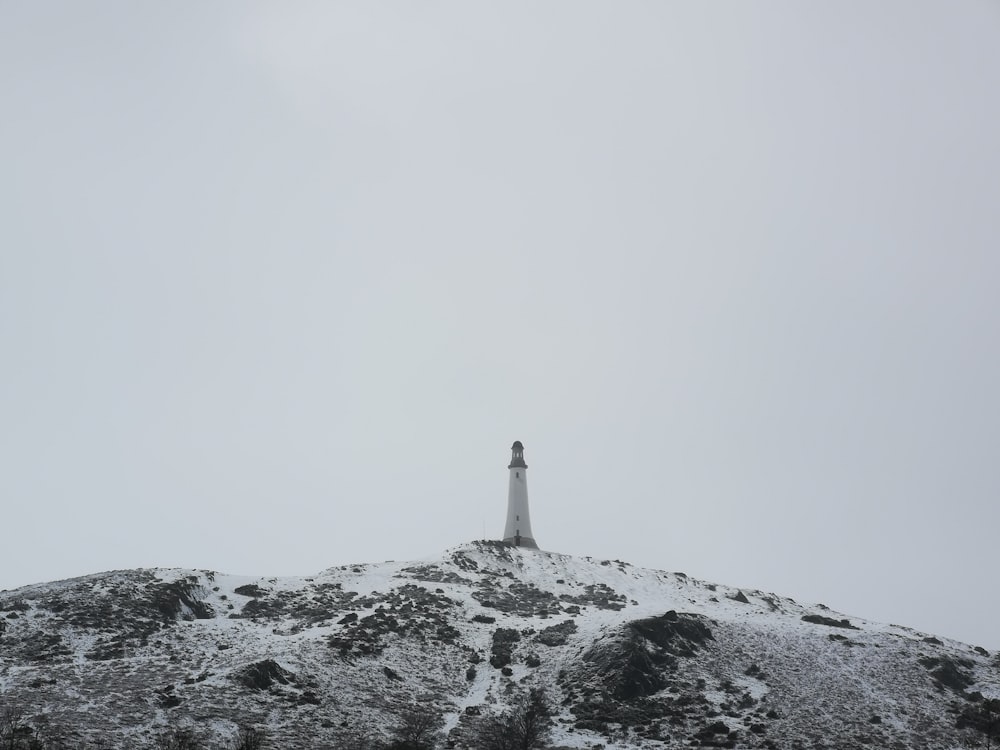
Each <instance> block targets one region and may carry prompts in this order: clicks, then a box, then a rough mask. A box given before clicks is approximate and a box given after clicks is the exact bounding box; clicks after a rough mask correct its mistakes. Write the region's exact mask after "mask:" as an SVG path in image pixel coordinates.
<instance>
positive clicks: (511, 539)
mask: <svg viewBox="0 0 1000 750" xmlns="http://www.w3.org/2000/svg"><path fill="white" fill-rule="evenodd" d="M510 450H511V457H510V466H508V467H507V468H508V469H510V485H509V488H510V489H508V490H507V526H506V527H505V528H504V532H503V541H504V543H505V544H510V545H512V546H514V547H530V548H531V549H538V545H537V544H535V535H534V534H532V533H531V519H530V518H529V517H528V465H527V464H526V463H524V446H523V445H521V441H520V440H518V441H516V442H515V443H514V445H512V446H511V448H510Z"/></svg>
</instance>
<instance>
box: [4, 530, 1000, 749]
mask: <svg viewBox="0 0 1000 750" xmlns="http://www.w3.org/2000/svg"><path fill="white" fill-rule="evenodd" d="M534 686H541V687H544V688H545V689H546V691H547V693H548V695H549V698H550V700H551V701H552V703H553V705H554V706H555V708H556V717H555V718H556V722H555V726H554V730H553V733H552V738H551V739H552V745H553V746H563V747H569V748H598V747H601V746H603V747H605V748H609V749H610V748H640V747H641V748H679V747H691V746H709V747H713V746H714V747H741V748H821V747H827V748H863V747H871V748H928V749H930V748H957V747H961V746H963V743H968V742H970V741H977V738H980V739H981V738H982V737H983V735H982V731H981V730H982V729H983V728H984V725H983V723H982V715H981V710H980V709H981V706H982V705H983V703H984V698H983V696H986V698H996V697H1000V661H998V659H997V657H996V656H995V655H991V654H989V653H987V652H986V651H985V650H984V649H981V648H978V647H972V646H967V645H964V644H961V643H957V642H954V641H947V640H944V639H938V638H934V637H931V636H927V635H924V634H921V633H917V632H914V631H913V630H910V629H909V628H905V627H900V626H896V625H883V624H878V623H873V622H866V621H864V620H860V619H858V618H854V617H851V618H848V617H845V616H844V615H841V614H836V613H834V612H831V611H830V610H828V609H827V608H825V607H824V606H822V605H814V606H805V605H801V604H798V603H796V602H795V601H792V600H791V599H787V598H783V597H780V596H776V595H774V594H767V593H763V592H760V591H748V590H743V591H739V590H736V589H732V588H727V587H725V586H721V585H715V584H710V583H705V582H702V581H698V580H694V579H692V578H689V577H688V576H686V575H684V574H683V573H665V572H660V571H654V570H645V569H640V568H635V567H633V566H631V565H628V564H627V563H623V562H619V561H607V560H604V561H597V560H592V559H590V558H584V559H580V558H573V557H568V556H565V555H559V554H553V553H546V552H539V551H533V550H522V549H516V548H510V547H505V546H503V545H500V544H498V543H494V542H476V543H472V544H468V545H463V546H461V547H458V548H456V549H453V550H450V551H448V552H447V553H445V554H444V555H443V556H441V557H439V558H434V559H428V560H422V561H418V562H409V563H397V562H386V563H380V564H362V565H353V566H344V567H338V568H331V569H329V570H326V571H323V572H322V573H320V574H318V575H316V576H311V577H304V578H248V577H239V576H232V575H223V574H220V573H213V572H210V571H200V570H197V571H196V570H131V571H116V572H111V573H101V574H97V575H91V576H86V577H83V578H76V579H73V580H69V581H59V582H55V583H49V584H42V585H35V586H28V587H24V588H21V589H18V590H15V591H5V592H2V593H0V707H6V708H7V709H8V710H10V709H11V708H14V709H16V710H17V711H18V712H20V713H21V715H22V716H23V719H24V722H25V723H29V724H30V725H31V726H32V727H34V728H36V729H40V730H41V731H43V733H44V735H45V736H46V737H49V738H56V739H61V740H63V741H64V742H65V744H66V745H67V746H74V747H79V746H91V747H112V748H117V747H122V748H133V747H151V746H152V745H153V742H154V739H155V737H156V736H157V735H158V733H161V732H162V731H163V730H164V728H169V727H191V728H193V729H194V730H195V731H196V733H198V734H199V735H200V737H201V738H202V741H203V743H204V744H205V745H207V746H209V747H212V746H216V747H222V746H224V745H225V743H226V742H228V741H229V740H230V739H231V738H232V737H233V735H234V734H235V733H236V731H237V728H238V727H240V726H251V725H255V726H264V727H267V729H268V732H269V734H270V737H271V744H272V746H273V747H276V748H315V747H347V746H349V745H350V742H351V740H350V738H351V737H352V736H356V735H358V734H363V733H373V734H375V735H378V734H380V733H384V732H386V731H387V728H389V727H391V726H392V725H393V723H394V722H395V721H397V717H399V716H400V715H402V714H405V713H406V712H407V711H410V710H413V709H414V708H417V709H418V710H419V711H421V712H425V713H437V714H440V715H442V716H443V717H444V720H445V731H446V733H447V738H448V741H449V742H450V743H451V744H452V745H453V746H456V747H474V746H475V739H474V737H475V735H474V732H475V727H476V724H477V721H479V719H480V717H483V716H487V715H490V714H492V713H496V712H498V711H501V710H503V709H505V708H506V707H507V706H509V705H510V704H511V703H512V702H513V701H516V700H517V699H518V698H519V697H520V696H522V695H523V694H524V693H525V691H526V690H527V689H528V688H530V687H534ZM977 726H978V728H977Z"/></svg>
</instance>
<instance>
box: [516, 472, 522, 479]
mask: <svg viewBox="0 0 1000 750" xmlns="http://www.w3.org/2000/svg"><path fill="white" fill-rule="evenodd" d="M514 476H515V477H517V478H518V479H520V478H521V472H519V471H515V472H514Z"/></svg>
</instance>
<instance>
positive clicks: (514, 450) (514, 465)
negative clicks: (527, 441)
mask: <svg viewBox="0 0 1000 750" xmlns="http://www.w3.org/2000/svg"><path fill="white" fill-rule="evenodd" d="M507 468H508V469H527V468H528V465H527V464H526V463H524V446H523V445H522V444H521V441H520V440H515V441H514V444H513V445H512V446H511V447H510V465H509V466H508V467H507Z"/></svg>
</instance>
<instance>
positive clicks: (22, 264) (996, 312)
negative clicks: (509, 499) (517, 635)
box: [0, 0, 1000, 648]
mask: <svg viewBox="0 0 1000 750" xmlns="http://www.w3.org/2000/svg"><path fill="white" fill-rule="evenodd" d="M998 92H1000V4H998V3H997V2H987V1H986V0H982V1H979V2H976V1H975V0H967V1H962V2H948V3H943V2H936V1H935V2H914V1H911V0H906V1H905V2H904V1H900V2H889V1H886V2H878V3H871V2H867V1H866V2H842V1H840V0H838V1H837V2H829V3H798V2H759V3H700V2H698V3H694V2H692V3H664V2H659V1H657V2H649V3H644V2H614V3H611V2H607V3H588V2H577V1H574V2H547V3H534V2H531V3H527V2H523V3H519V2H509V1H505V2H497V3H482V2H461V3H459V2H452V3H441V2H422V3H406V2H394V3H389V2H386V3H368V2H365V3H361V2H358V3H327V2H320V3H307V2H299V3H295V4H290V3H271V4H260V3H246V2H239V3H236V2H233V3H224V2H214V3H132V2H120V3H113V2H96V3H78V2H70V1H68V0H67V1H66V2H28V1H27V0H24V1H20V2H14V1H12V0H0V102H2V104H0V106H2V117H0V165H2V167H0V358H2V359H0V364H2V367H0V386H2V387H0V502H2V508H3V513H2V519H0V526H2V529H3V533H2V543H0V588H4V587H6V588H12V587H15V586H19V585H23V584H27V583H32V582H37V581H41V580H48V579H54V578H64V577H70V576H76V575H81V574H85V573H90V572H95V571H99V570H106V569H113V568H129V567H136V566H152V565H160V566H185V567H202V568H213V569H216V570H222V571H227V572H232V573H247V574H268V575H272V574H274V575H276V574H308V573H312V572H316V571H318V570H320V569H322V568H325V567H328V566H331V565H335V564H343V563H350V562H363V561H379V560H384V559H397V560H398V559H408V558H414V557H422V556H428V555H433V554H437V553H439V552H440V551H442V550H443V549H445V548H447V547H451V546H454V545H456V544H460V543H462V542H465V541H467V540H470V539H473V538H479V537H482V536H483V535H484V530H485V535H486V536H488V537H493V538H496V537H498V536H500V535H501V534H502V532H503V522H504V514H505V504H506V491H507V487H506V483H507V471H506V464H507V462H508V459H509V456H510V454H509V447H510V444H511V443H512V442H513V441H514V440H515V439H519V440H522V441H523V442H524V444H525V455H526V459H527V462H528V465H529V467H530V470H529V491H530V498H531V504H532V516H533V518H532V525H533V528H534V531H535V534H536V536H537V538H538V541H539V543H540V544H541V545H542V547H543V548H546V549H550V550H555V551H559V552H567V553H572V554H577V555H592V556H594V557H602V558H604V557H607V558H619V559H623V560H627V561H630V562H632V563H635V564H638V565H644V566H648V567H654V568H660V569H667V570H682V571H685V572H687V573H688V574H690V575H694V576H697V577H700V578H705V579H708V580H715V581H718V582H721V583H728V584H733V585H741V586H746V587H749V588H762V589H765V590H771V591H776V592H778V593H781V594H785V595H789V596H793V597H795V598H797V599H799V600H802V601H807V602H808V601H820V602H823V603H825V604H827V605H829V606H831V607H833V608H835V609H838V610H842V611H844V612H847V613H848V614H853V615H858V616H865V617H869V618H872V619H878V620H885V621H890V622H896V623H899V624H903V625H911V626H914V627H917V628H920V629H924V630H929V631H932V632H937V633H939V634H942V635H946V636H951V637H956V638H960V639H964V640H968V641H971V642H973V643H977V644H981V645H984V646H986V647H988V648H1000V626H998V625H997V623H998V622H1000V595H998V593H997V592H998V590H1000V586H998V583H997V569H998V566H997V535H998V531H1000V504H998V498H1000V461H998V455H997V454H998V447H1000V395H998V383H1000V252H998V238H1000V136H998V135H997V134H998V133H1000V96H998Z"/></svg>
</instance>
